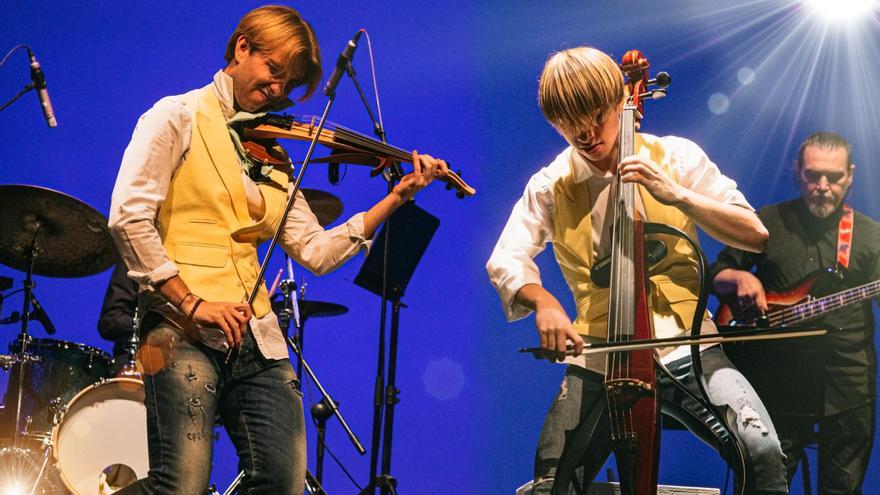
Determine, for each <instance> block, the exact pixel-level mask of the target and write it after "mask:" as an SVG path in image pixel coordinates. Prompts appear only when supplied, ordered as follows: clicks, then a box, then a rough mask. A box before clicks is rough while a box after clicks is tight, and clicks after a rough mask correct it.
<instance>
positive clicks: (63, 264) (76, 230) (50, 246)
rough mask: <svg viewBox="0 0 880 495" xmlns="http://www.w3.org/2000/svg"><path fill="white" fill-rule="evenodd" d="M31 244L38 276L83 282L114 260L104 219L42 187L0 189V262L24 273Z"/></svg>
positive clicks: (88, 207)
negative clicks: (87, 276) (33, 247)
mask: <svg viewBox="0 0 880 495" xmlns="http://www.w3.org/2000/svg"><path fill="white" fill-rule="evenodd" d="M35 236H36V238H35ZM34 241H36V242H35V246H36V253H35V255H34V271H33V272H34V273H35V274H37V275H44V276H47V277H65V278H67V277H84V276H86V275H93V274H95V273H100V272H102V271H104V270H106V269H107V268H110V266H112V265H113V264H114V263H115V262H116V260H117V259H118V254H117V251H116V246H115V245H114V244H113V239H112V238H111V237H110V231H109V230H108V229H107V219H106V218H105V217H104V215H102V214H101V213H99V212H98V211H97V210H95V209H94V208H92V207H91V206H89V205H87V204H85V203H83V202H82V201H80V200H78V199H76V198H74V197H73V196H68V195H67V194H64V193H61V192H58V191H55V190H52V189H48V188H45V187H38V186H28V185H0V263H2V264H4V265H6V266H9V267H12V268H14V269H16V270H21V271H23V272H26V271H27V269H28V259H27V252H28V250H29V248H30V246H31V245H32V244H34Z"/></svg>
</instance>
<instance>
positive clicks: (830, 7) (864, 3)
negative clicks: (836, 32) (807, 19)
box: [804, 0, 877, 23]
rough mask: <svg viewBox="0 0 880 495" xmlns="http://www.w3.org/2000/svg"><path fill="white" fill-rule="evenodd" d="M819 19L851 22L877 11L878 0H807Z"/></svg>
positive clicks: (832, 21) (830, 21)
mask: <svg viewBox="0 0 880 495" xmlns="http://www.w3.org/2000/svg"><path fill="white" fill-rule="evenodd" d="M804 3H806V5H807V7H808V8H809V9H810V10H811V11H812V13H813V14H815V15H816V16H817V17H818V18H819V19H821V20H823V21H825V22H829V23H850V22H854V21H858V20H860V19H865V18H868V17H870V16H871V15H872V14H876V13H877V1H876V0H805V2H804Z"/></svg>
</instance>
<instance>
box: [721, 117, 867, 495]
mask: <svg viewBox="0 0 880 495" xmlns="http://www.w3.org/2000/svg"><path fill="white" fill-rule="evenodd" d="M794 169H795V170H794V177H795V181H796V182H797V184H798V186H799V188H800V192H801V194H800V197H798V198H795V199H791V200H788V201H785V202H782V203H778V204H774V205H769V206H766V207H764V208H762V209H761V211H760V212H759V216H760V218H761V219H762V220H763V221H764V222H765V223H766V225H767V228H768V229H769V230H770V234H771V236H770V242H768V243H767V247H766V249H765V250H764V252H763V253H760V254H755V253H748V252H744V251H741V250H739V249H735V248H732V247H726V248H725V249H724V250H722V251H721V253H720V254H719V255H718V260H717V261H716V262H715V263H714V264H713V265H712V268H711V270H710V274H711V275H713V276H714V277H713V288H714V290H715V292H716V293H718V294H719V296H720V297H722V298H723V297H725V296H730V297H732V298H733V299H735V300H736V301H734V304H736V305H738V306H742V307H746V308H748V307H757V308H758V309H760V310H761V311H766V310H767V309H768V299H769V298H768V294H767V292H765V290H766V291H769V292H771V293H774V292H775V293H782V292H787V291H789V290H792V287H794V286H796V285H798V284H799V283H800V282H801V281H802V279H804V278H806V277H808V276H809V275H811V274H814V273H816V272H825V271H826V270H827V269H829V268H835V269H836V270H837V271H839V272H840V274H841V275H842V278H838V277H837V276H831V275H830V274H829V275H828V276H826V277H824V278H825V280H824V281H823V282H826V283H825V284H823V285H824V287H817V288H818V290H819V292H820V293H819V294H814V295H817V296H824V295H826V294H827V293H828V292H835V291H839V290H841V289H848V288H852V287H856V286H861V285H863V284H868V283H872V282H874V281H875V280H878V279H880V224H878V223H877V222H875V221H874V220H872V219H871V218H869V217H868V216H867V215H864V214H862V213H861V212H857V211H854V210H852V209H849V207H847V206H846V205H845V203H844V200H845V199H846V197H847V195H848V194H849V188H850V186H851V185H852V182H853V177H854V173H855V170H856V166H855V165H854V164H853V161H852V147H851V145H850V143H849V142H848V141H847V140H846V139H845V138H844V137H843V136H841V135H839V134H835V133H832V132H816V133H813V134H811V135H810V136H808V137H807V138H806V139H805V140H804V141H803V143H801V145H800V148H799V149H798V155H797V160H796V162H795V167H794ZM847 218H848V219H849V220H847ZM847 224H848V225H847ZM846 235H850V236H851V243H850V242H844V243H841V237H842V236H846ZM844 246H846V248H845V253H844V252H841V248H843V247H844ZM838 264H839V265H840V266H839V267H835V265H838ZM844 266H845V267H844ZM753 267H754V268H755V273H752V272H751V271H749V270H751V269H752V268H753ZM825 273H826V274H827V272H825ZM828 282H830V283H828ZM869 295H870V294H869ZM814 321H816V320H814ZM818 321H822V322H824V323H827V324H829V325H831V326H832V327H834V328H836V329H837V331H835V332H831V333H829V334H828V335H827V336H826V337H825V340H826V346H825V349H824V351H825V367H824V376H825V384H824V392H825V410H824V416H823V417H822V418H821V419H820V420H819V434H818V444H819V456H818V461H819V467H818V473H819V476H818V479H819V491H818V493H820V494H822V495H830V494H834V495H837V494H840V495H843V494H846V495H857V494H861V493H862V483H863V482H864V479H865V474H866V473H867V471H868V464H869V460H870V456H871V448H872V445H873V442H874V430H875V426H874V422H875V418H876V402H877V383H876V374H877V358H876V350H875V349H874V343H873V340H874V315H873V309H872V302H871V299H865V298H852V299H851V303H850V304H847V305H846V306H845V307H839V308H838V309H836V310H834V311H831V312H829V313H828V314H827V316H822V319H821V320H818ZM777 428H778V430H779V438H780V440H781V442H782V447H783V451H784V452H785V455H786V457H787V461H786V467H787V469H788V476H789V478H792V477H793V476H794V474H795V472H796V471H797V466H798V463H799V462H800V460H801V459H802V458H803V456H804V455H805V452H804V448H805V447H806V446H807V445H808V444H809V443H812V442H813V441H815V440H816V434H815V433H814V421H813V420H812V418H806V419H802V418H785V419H784V420H783V419H782V418H780V419H779V420H777Z"/></svg>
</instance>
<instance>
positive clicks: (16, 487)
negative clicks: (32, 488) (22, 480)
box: [3, 482, 27, 495]
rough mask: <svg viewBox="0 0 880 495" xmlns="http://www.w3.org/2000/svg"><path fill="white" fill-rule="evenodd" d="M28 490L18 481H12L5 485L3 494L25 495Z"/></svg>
mask: <svg viewBox="0 0 880 495" xmlns="http://www.w3.org/2000/svg"><path fill="white" fill-rule="evenodd" d="M26 493H27V490H25V489H24V487H22V486H21V485H20V484H18V483H17V482H11V483H9V484H7V485H6V486H4V487H3V495H25V494H26Z"/></svg>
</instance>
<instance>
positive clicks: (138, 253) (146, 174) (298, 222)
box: [110, 70, 369, 359]
mask: <svg viewBox="0 0 880 495" xmlns="http://www.w3.org/2000/svg"><path fill="white" fill-rule="evenodd" d="M232 84H233V81H232V78H231V77H230V76H229V75H228V74H226V73H225V72H223V71H222V70H221V71H218V72H217V73H216V74H215V75H214V80H213V89H214V91H215V93H216V95H217V98H218V99H219V100H220V106H221V108H222V110H223V114H224V116H225V117H226V119H227V120H228V119H230V118H231V117H232V116H233V115H235V113H236V111H235V109H234V106H233V101H234V99H233V91H232ZM194 111H195V109H193V108H191V107H189V106H187V105H186V104H185V103H184V100H183V99H182V98H181V97H180V96H169V97H166V98H163V99H161V100H159V101H158V102H157V103H156V104H155V105H154V106H153V108H151V109H150V110H148V111H147V112H146V113H144V114H143V115H142V116H141V117H140V119H139V120H138V123H137V126H136V127H135V129H134V133H133V134H132V139H131V142H130V143H129V145H128V147H127V148H126V149H125V154H124V156H123V158H122V164H121V166H120V169H119V175H118V176H117V178H116V185H115V187H114V188H113V197H112V200H111V205H110V230H111V233H112V234H113V235H114V238H115V239H116V241H117V242H116V244H117V246H118V247H119V250H120V253H121V254H122V257H123V258H124V259H125V262H126V265H127V266H128V269H129V271H128V275H129V277H131V278H132V279H134V280H135V281H137V282H138V283H139V284H140V287H141V291H146V292H148V293H149V292H154V290H153V288H154V287H155V286H156V285H157V284H160V283H161V282H164V281H165V280H168V279H169V278H171V277H173V276H175V275H177V274H178V268H177V266H176V265H175V263H174V262H173V261H172V260H171V259H170V258H169V256H168V254H167V252H166V251H165V248H164V247H163V245H162V241H161V239H160V237H159V232H158V230H157V226H156V222H157V218H158V211H159V208H161V206H162V202H163V201H164V200H165V197H166V195H167V193H168V189H169V187H170V183H171V178H172V176H173V175H174V172H175V170H176V169H177V167H179V166H180V165H181V164H183V162H184V161H185V160H186V157H187V154H188V152H189V147H190V142H191V136H192V129H193V121H194V119H195V114H194ZM242 181H243V183H244V186H245V193H246V194H247V200H248V210H249V214H250V216H251V218H253V219H254V220H255V221H256V220H259V219H260V218H261V217H262V215H263V212H264V209H265V205H264V201H263V197H262V194H261V193H260V191H259V189H258V188H257V185H256V184H255V183H254V182H253V181H252V180H251V179H250V177H248V176H247V175H246V174H245V173H244V171H242ZM279 245H280V246H281V248H282V249H284V251H285V252H287V253H288V254H289V255H290V256H291V257H292V258H293V259H294V260H296V261H297V263H299V264H300V265H302V266H304V267H305V268H307V269H309V270H310V271H312V272H314V273H316V274H319V275H320V274H324V273H327V272H330V271H332V270H334V269H336V268H337V267H339V266H340V265H342V264H343V263H345V262H346V261H347V260H348V259H349V258H351V257H352V256H354V255H355V254H357V253H358V252H359V251H361V250H362V249H367V248H368V247H369V241H368V240H367V239H365V237H364V219H363V212H361V213H357V214H355V215H354V216H352V217H351V218H349V219H348V221H346V222H345V223H343V224H341V225H338V226H336V227H334V228H332V229H329V230H324V229H323V228H322V227H321V225H320V224H319V223H318V220H317V218H316V217H315V215H314V213H313V212H312V211H311V209H309V206H308V204H307V203H306V201H305V198H304V197H303V195H302V193H301V192H299V193H298V194H297V199H296V202H295V203H294V206H293V209H292V210H291V211H290V215H289V216H288V218H287V221H286V222H285V224H284V232H283V234H282V236H281V239H280V241H279ZM151 299H152V298H151ZM228 302H238V301H228ZM154 309H155V308H154ZM160 309H161V311H160V312H166V311H169V310H173V311H176V310H175V309H174V308H173V306H172V305H171V304H170V303H166V304H164V305H163V307H162V308H160ZM250 326H251V331H252V332H253V333H254V338H255V340H256V342H257V345H258V346H259V348H260V351H261V352H262V353H263V354H264V356H265V357H266V358H269V359H282V358H286V357H287V355H288V354H287V347H286V344H285V342H284V337H283V335H282V332H281V329H280V327H279V325H278V320H277V318H276V317H275V314H274V313H272V312H270V313H268V314H267V315H265V316H264V317H263V318H259V319H257V318H252V319H251V322H250ZM201 334H202V340H203V341H204V343H205V344H206V345H209V346H210V347H213V348H215V349H218V350H226V349H227V347H228V346H227V345H226V341H225V338H224V337H223V333H222V331H220V330H219V329H217V328H203V329H202V332H201Z"/></svg>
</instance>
